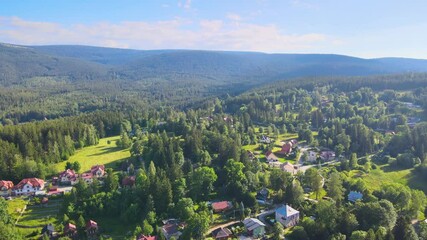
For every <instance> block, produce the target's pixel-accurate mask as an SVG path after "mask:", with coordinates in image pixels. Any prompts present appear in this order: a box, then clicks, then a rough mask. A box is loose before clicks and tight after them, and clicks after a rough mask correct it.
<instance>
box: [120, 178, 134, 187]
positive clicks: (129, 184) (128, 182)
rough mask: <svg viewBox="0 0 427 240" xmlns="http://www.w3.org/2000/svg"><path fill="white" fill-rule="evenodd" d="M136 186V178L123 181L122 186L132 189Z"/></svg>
mask: <svg viewBox="0 0 427 240" xmlns="http://www.w3.org/2000/svg"><path fill="white" fill-rule="evenodd" d="M134 185H135V176H127V177H125V178H123V180H122V186H126V187H132V186H134Z"/></svg>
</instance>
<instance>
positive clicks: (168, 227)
mask: <svg viewBox="0 0 427 240" xmlns="http://www.w3.org/2000/svg"><path fill="white" fill-rule="evenodd" d="M179 228H180V225H179V223H178V221H166V222H165V225H163V227H162V229H161V231H162V234H163V236H164V237H165V238H166V239H167V240H169V239H170V238H172V237H174V238H175V239H178V238H179V237H180V236H181V235H182V232H181V231H180V230H179Z"/></svg>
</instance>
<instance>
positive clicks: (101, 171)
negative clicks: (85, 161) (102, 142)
mask: <svg viewBox="0 0 427 240" xmlns="http://www.w3.org/2000/svg"><path fill="white" fill-rule="evenodd" d="M90 173H92V175H93V176H95V177H97V178H100V177H103V176H104V175H105V166H104V165H95V166H92V167H91V168H90Z"/></svg>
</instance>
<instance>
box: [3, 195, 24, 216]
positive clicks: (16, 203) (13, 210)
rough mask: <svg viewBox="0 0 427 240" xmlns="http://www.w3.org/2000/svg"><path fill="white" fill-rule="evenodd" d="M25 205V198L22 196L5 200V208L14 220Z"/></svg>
mask: <svg viewBox="0 0 427 240" xmlns="http://www.w3.org/2000/svg"><path fill="white" fill-rule="evenodd" d="M25 205H27V200H24V199H22V198H15V199H13V200H10V201H7V210H8V212H9V214H10V215H11V216H12V218H13V219H14V220H16V219H17V218H18V217H19V215H20V212H21V211H22V209H24V207H25Z"/></svg>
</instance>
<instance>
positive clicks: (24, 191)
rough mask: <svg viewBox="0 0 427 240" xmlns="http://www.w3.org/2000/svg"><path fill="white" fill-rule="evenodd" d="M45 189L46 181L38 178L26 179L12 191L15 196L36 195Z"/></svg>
mask: <svg viewBox="0 0 427 240" xmlns="http://www.w3.org/2000/svg"><path fill="white" fill-rule="evenodd" d="M43 189H44V180H42V179H38V178H25V179H23V180H22V181H20V182H19V183H18V184H17V185H16V186H15V187H14V188H13V190H12V193H13V194H14V195H34V194H36V192H40V191H41V190H43Z"/></svg>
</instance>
